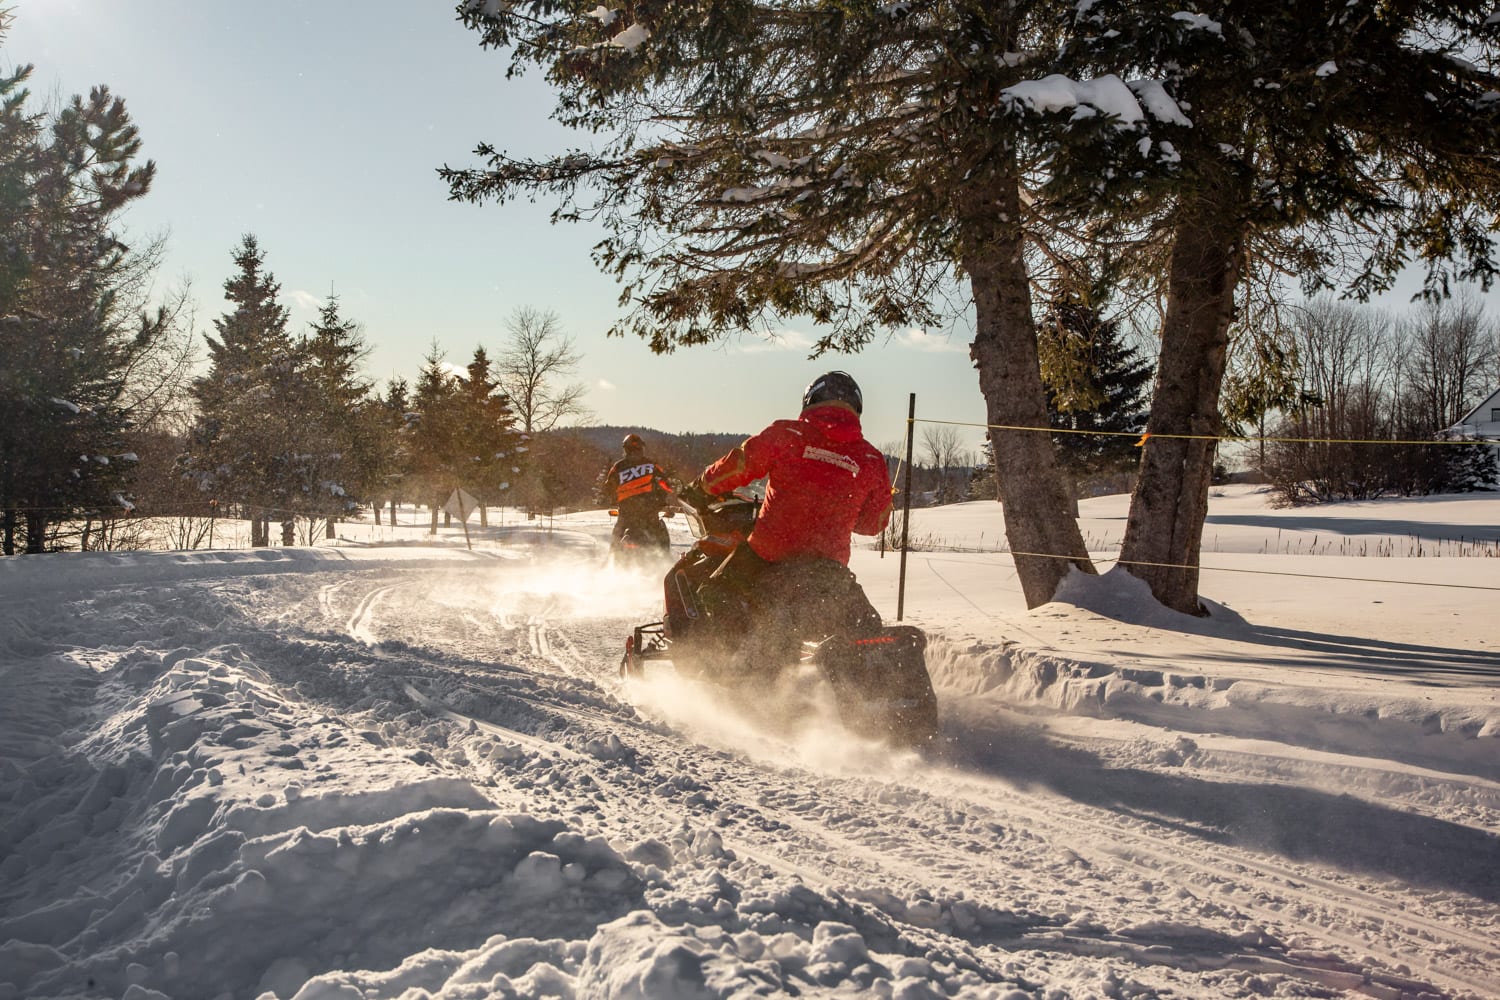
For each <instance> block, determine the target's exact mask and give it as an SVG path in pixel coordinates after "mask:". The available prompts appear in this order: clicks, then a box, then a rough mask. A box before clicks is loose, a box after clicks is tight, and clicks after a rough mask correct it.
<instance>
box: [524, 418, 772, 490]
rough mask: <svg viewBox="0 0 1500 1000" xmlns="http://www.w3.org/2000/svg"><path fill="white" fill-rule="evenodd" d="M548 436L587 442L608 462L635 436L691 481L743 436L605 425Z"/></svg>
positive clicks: (648, 451) (653, 454) (674, 471)
mask: <svg viewBox="0 0 1500 1000" xmlns="http://www.w3.org/2000/svg"><path fill="white" fill-rule="evenodd" d="M551 433H553V434H557V435H569V436H572V437H575V438H578V439H579V440H582V441H587V442H588V443H589V444H591V445H593V446H595V447H596V448H598V449H599V450H600V451H603V452H605V453H606V454H607V455H609V456H610V459H609V460H610V462H613V461H614V460H615V459H617V458H619V457H620V456H621V454H622V453H621V451H620V442H621V441H623V440H624V439H625V435H627V434H639V435H640V438H641V440H642V441H644V442H645V443H646V454H647V455H648V456H650V457H651V458H653V459H655V460H656V461H657V462H660V463H661V464H662V465H664V466H666V467H667V469H668V470H670V471H671V472H672V474H673V475H674V476H676V477H678V478H679V479H684V480H686V479H692V478H693V477H694V476H696V475H697V474H698V473H700V472H702V471H703V469H704V467H705V466H707V465H708V464H709V463H710V462H712V461H714V460H715V459H717V458H719V457H720V456H721V455H723V454H724V453H725V452H727V451H729V450H730V449H731V448H736V447H738V446H739V445H740V444H741V443H742V442H743V441H744V440H745V439H746V438H747V437H749V436H750V435H749V434H748V433H746V434H728V433H713V434H695V433H688V434H673V433H671V432H668V431H659V430H655V429H654V428H651V427H631V426H619V425H614V424H605V425H601V426H597V427H569V428H566V429H562V430H555V431H552V432H551Z"/></svg>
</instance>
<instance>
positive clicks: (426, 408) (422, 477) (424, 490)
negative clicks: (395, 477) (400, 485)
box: [404, 343, 465, 534]
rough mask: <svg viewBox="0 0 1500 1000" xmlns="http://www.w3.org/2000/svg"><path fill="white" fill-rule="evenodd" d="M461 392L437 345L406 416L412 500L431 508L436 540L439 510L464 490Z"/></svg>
mask: <svg viewBox="0 0 1500 1000" xmlns="http://www.w3.org/2000/svg"><path fill="white" fill-rule="evenodd" d="M461 392H462V389H461V386H460V383H459V380H458V379H457V378H456V377H455V376H454V375H453V374H452V373H451V372H450V371H449V370H448V368H447V365H446V364H445V363H444V361H443V352H442V350H441V349H440V348H439V347H438V345H437V344H436V343H434V344H433V345H432V347H431V349H430V350H428V352H427V355H426V357H424V358H423V360H422V369H421V371H420V372H418V374H417V383H416V386H415V388H414V389H413V391H412V394H411V410H410V411H408V413H407V415H406V427H405V434H406V435H407V438H408V440H407V448H406V454H407V467H406V472H405V477H404V478H405V482H406V484H407V487H408V489H409V490H410V491H411V495H412V496H413V497H415V498H416V499H417V500H419V501H420V502H423V503H426V504H427V506H428V509H429V511H430V512H431V517H432V524H431V531H432V532H433V533H434V534H435V533H436V532H437V523H438V510H439V509H440V508H441V507H442V505H443V502H444V500H446V499H447V497H448V495H449V494H450V493H451V492H452V491H453V490H455V489H457V488H458V487H459V486H460V485H462V483H461V470H462V466H463V465H464V464H465V462H464V455H465V448H464V443H463V439H464V428H463V419H462V414H463V405H462V401H461Z"/></svg>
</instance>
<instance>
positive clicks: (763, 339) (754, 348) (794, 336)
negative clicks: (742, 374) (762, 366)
mask: <svg viewBox="0 0 1500 1000" xmlns="http://www.w3.org/2000/svg"><path fill="white" fill-rule="evenodd" d="M814 343H815V341H814V340H813V338H812V337H809V336H808V335H807V334H805V333H803V332H802V331H800V330H775V331H772V332H770V333H767V334H765V335H763V336H759V337H746V338H742V339H740V340H738V341H736V342H735V345H734V350H735V351H736V352H737V353H739V354H766V353H768V352H772V351H777V352H780V351H801V352H804V353H805V352H807V351H810V350H812V347H813V344H814Z"/></svg>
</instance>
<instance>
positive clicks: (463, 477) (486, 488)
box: [455, 347, 519, 525]
mask: <svg viewBox="0 0 1500 1000" xmlns="http://www.w3.org/2000/svg"><path fill="white" fill-rule="evenodd" d="M458 404H459V407H460V411H461V412H460V422H461V426H462V435H461V441H460V448H461V450H462V456H461V459H460V460H461V462H462V465H461V466H460V467H459V468H458V469H455V473H456V475H457V478H458V479H459V481H460V482H459V485H461V486H463V487H465V488H466V489H468V490H469V492H471V493H473V494H474V495H475V496H476V497H477V498H478V499H479V501H480V503H481V506H480V508H479V510H480V524H481V525H485V524H488V514H487V513H486V510H485V506H484V505H485V504H489V503H495V502H498V500H499V498H500V497H502V496H503V495H505V494H507V493H508V492H509V491H510V489H511V486H512V479H513V475H512V470H513V469H515V468H517V466H515V464H514V463H515V462H516V461H518V458H519V456H517V454H516V447H517V444H518V443H519V441H518V438H517V435H516V432H515V423H516V420H515V416H514V414H512V413H511V409H510V402H509V400H508V399H507V398H506V396H505V394H504V392H502V391H501V389H500V382H499V381H498V380H497V379H496V378H495V375H494V372H493V369H492V366H491V364H490V359H489V355H488V354H487V353H486V352H485V349H484V348H483V347H476V348H475V349H474V357H473V359H472V360H471V361H470V362H469V365H468V367H467V369H466V375H465V377H464V378H463V380H462V383H461V385H460V388H459V400H458Z"/></svg>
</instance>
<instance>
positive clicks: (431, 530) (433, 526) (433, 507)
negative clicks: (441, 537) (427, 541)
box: [427, 503, 438, 535]
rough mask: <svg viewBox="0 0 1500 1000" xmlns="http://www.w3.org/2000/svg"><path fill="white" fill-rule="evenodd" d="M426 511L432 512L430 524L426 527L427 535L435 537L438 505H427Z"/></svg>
mask: <svg viewBox="0 0 1500 1000" xmlns="http://www.w3.org/2000/svg"><path fill="white" fill-rule="evenodd" d="M427 509H428V510H430V511H432V524H431V525H430V526H429V527H428V529H427V533H428V534H429V535H435V534H437V516H438V505H437V504H436V503H431V504H428V505H427Z"/></svg>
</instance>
